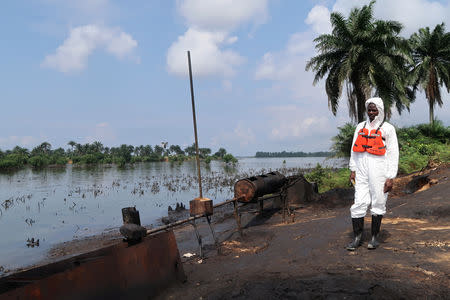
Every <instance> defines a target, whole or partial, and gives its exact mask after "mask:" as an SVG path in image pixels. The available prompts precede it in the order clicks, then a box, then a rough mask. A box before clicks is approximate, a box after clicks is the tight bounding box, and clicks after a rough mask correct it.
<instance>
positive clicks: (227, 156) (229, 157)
mask: <svg viewBox="0 0 450 300" xmlns="http://www.w3.org/2000/svg"><path fill="white" fill-rule="evenodd" d="M223 161H224V162H225V163H227V164H228V163H232V164H233V165H234V164H236V163H237V162H238V160H237V158H236V157H234V156H233V155H232V154H230V153H227V154H225V155H224V156H223Z"/></svg>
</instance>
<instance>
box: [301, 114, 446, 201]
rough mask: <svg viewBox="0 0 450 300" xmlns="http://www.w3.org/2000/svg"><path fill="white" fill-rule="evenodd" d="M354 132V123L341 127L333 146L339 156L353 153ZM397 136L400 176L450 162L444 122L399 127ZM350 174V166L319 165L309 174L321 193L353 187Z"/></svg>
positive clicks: (307, 175) (306, 175) (308, 176)
mask: <svg viewBox="0 0 450 300" xmlns="http://www.w3.org/2000/svg"><path fill="white" fill-rule="evenodd" d="M354 132H355V126H354V125H352V124H350V123H347V124H345V125H344V126H342V127H339V132H338V134H337V135H336V136H335V137H333V146H332V149H333V151H334V152H335V153H336V156H337V157H349V156H350V151H351V147H352V140H353V134H354ZM397 138H398V143H399V148H400V158H399V167H398V173H399V175H402V174H409V173H412V172H415V171H419V170H421V169H423V168H425V167H426V166H427V165H429V164H430V163H432V164H441V163H449V162H450V127H445V126H444V125H443V124H442V122H441V121H438V120H435V121H434V122H433V124H431V125H430V124H419V125H415V126H410V127H405V128H397ZM349 175H350V170H349V169H348V168H342V169H338V170H336V169H331V168H323V167H321V166H320V165H317V166H316V167H315V168H314V169H312V170H311V172H309V173H307V174H305V177H306V178H307V179H308V180H309V181H311V182H317V183H318V185H319V192H324V191H327V190H329V189H333V188H338V187H339V188H345V187H350V186H351V185H350V182H349Z"/></svg>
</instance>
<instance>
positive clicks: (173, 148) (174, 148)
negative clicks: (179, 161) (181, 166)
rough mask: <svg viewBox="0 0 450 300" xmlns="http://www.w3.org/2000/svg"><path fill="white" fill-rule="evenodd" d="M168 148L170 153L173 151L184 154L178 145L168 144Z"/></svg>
mask: <svg viewBox="0 0 450 300" xmlns="http://www.w3.org/2000/svg"><path fill="white" fill-rule="evenodd" d="M169 150H170V152H171V153H175V154H176V155H184V151H183V150H182V149H181V147H180V146H178V145H170V148H169Z"/></svg>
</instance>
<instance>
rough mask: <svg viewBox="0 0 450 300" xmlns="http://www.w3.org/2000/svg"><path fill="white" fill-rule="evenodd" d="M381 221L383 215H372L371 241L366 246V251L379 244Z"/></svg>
mask: <svg viewBox="0 0 450 300" xmlns="http://www.w3.org/2000/svg"><path fill="white" fill-rule="evenodd" d="M381 219H383V215H378V216H375V215H372V239H371V240H370V242H369V244H368V245H367V249H371V250H373V249H376V248H377V247H378V246H379V245H380V242H378V233H380V227H381Z"/></svg>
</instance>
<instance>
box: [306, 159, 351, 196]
mask: <svg viewBox="0 0 450 300" xmlns="http://www.w3.org/2000/svg"><path fill="white" fill-rule="evenodd" d="M349 177H350V170H349V169H348V168H341V169H337V170H334V169H331V168H323V167H322V166H320V165H319V164H317V166H316V167H315V168H314V169H312V170H311V171H310V172H309V173H306V174H305V178H306V179H307V180H308V181H309V182H316V183H317V185H318V187H319V193H323V192H326V191H328V190H331V189H334V188H348V187H351V183H350V181H349Z"/></svg>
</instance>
